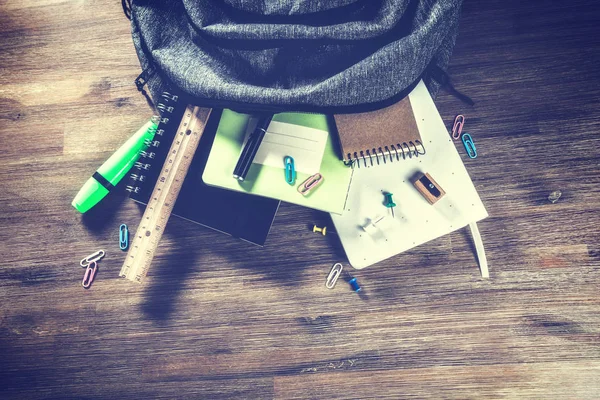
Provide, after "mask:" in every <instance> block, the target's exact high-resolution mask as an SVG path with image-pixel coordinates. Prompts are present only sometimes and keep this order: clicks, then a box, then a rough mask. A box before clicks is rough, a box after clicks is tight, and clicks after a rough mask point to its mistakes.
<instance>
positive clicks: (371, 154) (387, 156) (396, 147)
mask: <svg viewBox="0 0 600 400" xmlns="http://www.w3.org/2000/svg"><path fill="white" fill-rule="evenodd" d="M423 154H425V146H424V145H423V143H422V142H421V141H420V140H415V141H412V140H411V141H409V142H408V143H407V142H403V143H396V144H391V145H389V146H383V147H377V148H375V147H373V148H372V149H367V150H361V151H358V152H357V151H355V152H354V153H348V154H347V155H346V158H347V161H345V164H346V165H350V166H351V167H352V168H354V167H355V166H357V167H358V168H360V160H362V161H363V165H364V166H365V167H367V166H368V165H367V161H368V162H369V163H370V166H371V167H373V166H375V163H377V165H381V163H382V162H383V164H387V162H388V161H389V162H390V163H391V162H394V159H395V160H396V161H400V159H402V160H406V158H407V157H408V158H409V159H410V158H413V157H419V156H420V155H423ZM373 159H375V163H374V162H373Z"/></svg>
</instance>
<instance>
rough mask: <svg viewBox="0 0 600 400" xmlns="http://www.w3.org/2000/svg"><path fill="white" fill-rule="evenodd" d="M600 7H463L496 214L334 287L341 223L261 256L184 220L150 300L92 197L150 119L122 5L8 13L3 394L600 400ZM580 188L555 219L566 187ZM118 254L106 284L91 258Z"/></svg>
mask: <svg viewBox="0 0 600 400" xmlns="http://www.w3.org/2000/svg"><path fill="white" fill-rule="evenodd" d="M599 26H600V4H599V3H598V2H597V1H593V0H574V1H569V2H558V1H550V0H532V1H517V0H509V1H506V0H503V1H500V0H489V1H485V2H483V1H482V2H476V1H474V0H466V1H465V4H464V8H463V17H462V21H461V34H460V36H459V39H458V42H457V45H456V48H455V53H454V57H453V59H452V63H451V68H450V73H451V75H452V77H453V81H454V83H455V85H456V87H457V88H458V89H460V90H462V91H463V92H465V93H466V94H468V95H469V96H471V97H472V98H473V99H474V100H475V101H476V105H475V106H474V107H467V106H463V104H461V103H460V102H459V101H458V100H457V99H455V98H454V97H451V96H450V95H448V94H445V93H441V94H440V95H439V97H438V99H437V100H436V103H437V105H438V107H439V109H440V112H441V114H442V116H443V118H444V120H445V121H446V122H447V124H448V125H450V123H451V121H452V120H453V117H454V116H455V115H456V114H458V113H463V114H465V115H466V117H467V125H466V128H467V131H468V132H469V133H471V135H472V136H473V138H474V139H475V141H476V143H477V149H478V152H479V158H477V159H476V160H470V159H468V158H467V157H466V155H465V152H464V149H463V148H462V147H460V148H459V151H460V153H461V156H462V158H463V160H464V162H465V164H466V166H467V169H468V171H469V173H470V174H471V176H472V178H473V181H474V182H475V185H476V187H477V189H478V191H479V193H480V195H481V198H482V200H483V202H484V204H485V205H486V207H487V209H488V212H489V214H490V217H489V218H488V219H486V220H484V221H483V222H482V223H481V224H480V229H481V233H482V236H483V240H484V242H485V246H486V250H487V254H488V258H489V263H490V274H491V279H489V280H482V279H481V278H480V275H479V270H478V268H477V263H476V259H475V256H474V253H473V248H472V245H471V244H470V240H469V236H468V234H467V232H465V231H459V232H455V233H453V234H451V235H448V236H446V237H443V238H440V239H438V240H435V241H433V242H431V243H429V244H426V245H423V246H420V247H418V248H416V249H414V250H412V251H409V252H406V253H404V254H401V255H399V256H396V257H394V258H392V259H390V260H388V261H385V262H383V263H381V264H380V265H377V266H373V267H370V268H367V269H365V270H361V271H356V274H355V275H356V277H357V278H358V280H359V282H360V283H361V285H362V287H363V289H364V294H365V295H364V296H362V297H359V296H358V295H356V294H355V293H353V292H352V291H350V290H349V288H347V287H346V286H345V285H339V286H337V287H336V289H335V290H328V289H326V288H325V287H324V279H325V276H326V274H327V273H328V271H329V269H330V267H331V265H332V264H333V263H335V262H337V261H341V262H344V261H345V260H344V255H343V250H342V249H341V246H340V244H339V243H338V242H337V241H336V238H335V237H334V236H326V237H323V236H318V235H315V234H313V233H312V232H310V231H309V229H308V226H309V225H311V224H313V223H317V224H327V223H330V222H329V220H328V216H327V215H326V214H323V213H320V212H317V211H312V210H308V209H303V208H300V207H296V206H291V205H286V204H283V205H282V206H281V207H280V209H279V212H278V214H277V218H276V220H275V223H274V225H273V228H272V230H271V234H270V236H269V238H268V240H267V243H266V245H265V247H264V248H258V247H255V246H252V245H249V244H245V243H242V242H239V241H236V240H234V239H232V238H230V237H227V236H225V235H222V234H219V233H217V232H214V231H211V230H209V229H206V228H203V227H200V226H197V225H194V224H192V223H189V222H186V221H183V220H179V219H173V220H172V221H171V222H170V223H169V226H168V227H167V231H166V234H165V237H164V238H163V241H162V243H161V247H160V251H159V254H158V256H157V258H156V259H155V262H154V264H153V266H152V270H151V271H150V276H149V279H148V280H147V282H146V283H145V284H144V285H136V284H132V283H131V282H128V281H124V280H122V279H120V278H118V273H119V270H120V268H121V265H122V262H123V260H124V257H125V255H124V253H123V252H121V251H119V250H118V248H117V230H118V226H119V225H120V224H121V223H127V224H129V225H130V226H131V227H132V229H133V228H135V226H137V223H138V221H139V220H140V216H141V213H142V210H140V208H138V207H137V206H136V205H135V204H134V203H133V202H131V201H129V200H127V199H126V197H125V195H124V190H123V188H122V187H121V188H120V189H121V190H120V191H119V193H117V194H115V195H113V196H112V197H110V198H109V199H108V200H107V201H106V202H104V203H103V204H102V206H101V207H100V208H99V209H97V210H95V211H94V212H92V213H91V214H90V215H87V216H84V217H82V216H81V215H80V214H79V213H77V212H76V211H75V210H74V209H73V208H72V207H71V205H70V202H71V200H72V198H73V197H74V195H75V193H76V192H77V191H78V189H79V188H80V186H81V185H82V184H83V183H84V182H85V180H86V179H87V178H88V177H89V176H90V175H91V174H92V173H93V172H94V171H95V169H96V167H98V166H99V165H100V164H101V163H102V161H103V160H104V159H106V158H107V157H108V156H109V155H110V154H111V152H112V151H114V150H115V149H116V148H117V147H118V146H119V145H120V144H121V143H122V142H123V141H124V140H125V139H126V138H127V137H128V135H130V133H131V132H133V131H134V130H135V129H137V127H139V126H140V125H141V124H142V123H143V121H145V120H147V118H148V117H149V116H150V115H151V114H152V113H153V111H152V110H151V109H150V107H149V106H148V105H147V104H146V101H145V100H144V98H143V97H142V96H141V95H139V94H138V93H137V91H136V89H135V86H134V85H133V80H134V79H135V77H136V76H137V74H138V73H139V65H138V62H137V58H136V55H135V53H134V49H133V45H132V43H131V37H130V34H129V25H128V21H127V20H126V19H125V17H124V16H123V14H122V11H121V4H120V2H119V1H116V0H112V1H111V0H95V1H85V2H82V1H58V0H37V1H34V0H3V1H2V2H0V212H1V214H0V221H1V223H0V241H1V245H0V246H1V247H0V398H2V399H27V398H44V399H67V398H78V399H84V398H85V399H96V398H109V399H115V398H118V399H125V398H131V399H139V398H144V397H146V398H165V399H171V398H186V399H191V398H203V399H226V398H239V399H272V398H274V399H328V398H356V399H370V398H377V399H382V398H389V399H398V398H425V397H430V398H436V399H439V398H461V399H462V398H481V397H487V398H519V399H522V398H569V399H587V398H589V399H592V398H598V396H600V379H598V377H599V376H600V297H599V287H600V277H599V272H600V173H599V170H600V168H599V167H600V135H599V132H600V28H599ZM555 190H560V191H561V192H562V197H561V198H560V199H559V200H558V202H556V203H554V204H553V203H551V202H549V201H548V195H549V194H550V192H552V191H555ZM98 248H104V249H106V250H107V253H108V254H107V256H106V257H105V259H104V260H103V261H102V262H101V264H100V268H99V272H98V276H97V278H96V281H95V283H94V285H93V286H92V288H91V289H90V290H84V289H83V288H82V287H81V279H82V272H83V270H82V269H81V268H80V267H79V266H78V262H79V260H80V259H81V258H82V257H83V256H85V255H87V254H89V253H90V252H92V251H94V250H96V249H98Z"/></svg>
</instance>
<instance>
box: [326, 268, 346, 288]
mask: <svg viewBox="0 0 600 400" xmlns="http://www.w3.org/2000/svg"><path fill="white" fill-rule="evenodd" d="M343 269H344V267H342V264H340V263H335V264H333V267H331V271H330V272H329V275H328V276H327V282H325V287H326V288H327V289H333V287H334V286H335V283H336V282H337V280H338V278H339V277H340V275H341V274H342V270H343Z"/></svg>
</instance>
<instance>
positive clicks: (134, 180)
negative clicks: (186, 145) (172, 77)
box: [125, 92, 179, 193]
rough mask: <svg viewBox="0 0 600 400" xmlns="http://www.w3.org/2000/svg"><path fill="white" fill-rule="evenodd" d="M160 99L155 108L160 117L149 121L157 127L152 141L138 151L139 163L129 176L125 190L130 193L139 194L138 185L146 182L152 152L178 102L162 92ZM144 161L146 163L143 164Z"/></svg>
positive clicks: (150, 165)
mask: <svg viewBox="0 0 600 400" xmlns="http://www.w3.org/2000/svg"><path fill="white" fill-rule="evenodd" d="M160 97H161V102H160V103H158V104H157V106H156V108H157V110H158V111H159V113H160V115H155V116H153V117H152V118H151V121H152V122H154V123H155V124H156V125H157V128H156V131H155V133H154V140H146V141H145V142H144V144H145V146H146V148H145V149H144V150H142V151H140V161H137V162H136V163H135V164H134V165H133V168H134V169H135V171H134V172H132V173H131V174H129V179H130V185H128V186H127V187H126V188H125V190H127V191H128V192H130V193H140V191H141V186H140V184H141V183H143V182H145V181H146V179H147V177H146V175H145V173H148V171H150V169H151V168H152V164H151V160H153V159H155V157H156V152H155V151H152V150H154V149H156V148H158V147H159V146H160V142H161V137H163V135H164V134H165V126H166V125H167V124H168V123H169V119H170V115H171V114H173V112H174V111H175V107H176V103H177V101H178V100H179V96H177V95H174V94H172V93H169V92H163V93H162V94H161V96H160ZM146 160H147V162H145V161H146Z"/></svg>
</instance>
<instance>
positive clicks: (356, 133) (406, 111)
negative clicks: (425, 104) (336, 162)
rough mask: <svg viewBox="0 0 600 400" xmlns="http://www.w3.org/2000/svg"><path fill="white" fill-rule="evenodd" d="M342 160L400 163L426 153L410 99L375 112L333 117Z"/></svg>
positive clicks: (406, 98) (348, 161)
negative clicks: (380, 160) (394, 161)
mask: <svg viewBox="0 0 600 400" xmlns="http://www.w3.org/2000/svg"><path fill="white" fill-rule="evenodd" d="M334 119H335V124H336V127H337V131H338V134H339V138H340V144H341V147H342V155H343V159H344V161H345V162H347V163H351V162H353V161H358V160H360V159H365V161H367V160H370V161H371V164H373V160H377V162H379V159H380V158H381V157H383V159H384V161H385V160H386V159H388V160H392V161H393V160H400V159H404V158H406V157H412V156H418V155H420V154H425V148H424V146H423V143H422V141H421V135H420V134H419V129H418V128H417V123H416V121H415V116H414V113H413V110H412V107H411V105H410V100H409V98H408V97H405V98H404V99H402V100H401V101H399V102H397V103H395V104H393V105H391V106H389V107H386V108H382V109H379V110H376V111H369V112H365V113H358V114H337V115H334Z"/></svg>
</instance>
